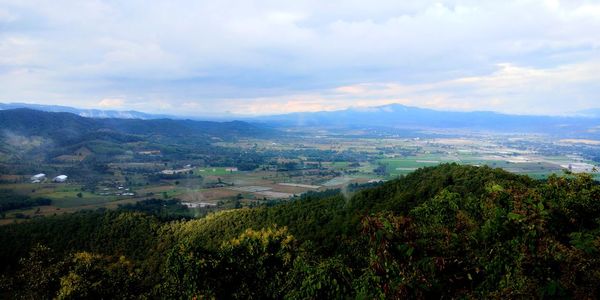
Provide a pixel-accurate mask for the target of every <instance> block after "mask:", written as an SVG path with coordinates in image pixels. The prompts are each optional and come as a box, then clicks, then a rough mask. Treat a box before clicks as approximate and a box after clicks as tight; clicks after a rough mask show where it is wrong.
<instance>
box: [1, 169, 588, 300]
mask: <svg viewBox="0 0 600 300" xmlns="http://www.w3.org/2000/svg"><path fill="white" fill-rule="evenodd" d="M157 203H158V202H157ZM157 203H154V204H157ZM148 204H152V203H148ZM144 205H145V204H144ZM159 205H160V204H157V206H154V205H153V204H152V205H149V206H148V211H147V212H148V213H150V214H151V215H147V214H143V213H139V212H135V213H132V212H125V211H116V212H115V211H112V212H108V211H106V212H104V211H98V212H85V213H78V214H73V215H69V216H59V217H52V218H46V219H41V220H33V221H31V222H27V223H24V224H16V225H9V226H3V227H1V228H0V244H1V245H2V246H1V247H0V250H1V251H0V255H1V258H2V261H3V263H4V264H3V266H5V267H4V272H3V274H4V276H3V279H2V281H1V283H2V285H1V286H2V287H6V288H5V291H6V292H5V294H4V295H6V296H7V297H17V296H19V297H20V295H28V296H26V297H38V298H48V297H59V298H60V297H64V298H81V297H88V298H89V297H95V298H96V297H97V298H101V297H119V298H145V297H149V298H169V299H172V298H175V299H189V298H194V297H196V298H236V299H239V298H244V299H271V298H277V299H279V298H288V299H299V298H300V299H305V298H311V299H322V298H326V299H329V298H367V299H388V298H391V299H400V298H421V299H426V298H477V299H478V298H597V297H599V296H600V255H599V252H600V186H599V185H598V184H597V183H596V182H594V181H593V180H592V178H591V177H590V176H588V175H585V174H581V175H567V176H563V177H558V176H552V177H550V178H549V179H548V180H546V181H544V182H541V181H534V180H532V179H530V178H528V177H524V176H517V175H513V174H509V173H507V172H504V171H502V170H497V169H490V168H487V167H467V166H459V165H455V164H449V165H442V166H439V167H433V168H425V169H420V170H417V171H416V172H414V173H411V174H409V175H408V176H406V177H402V178H400V179H397V180H394V181H390V182H386V183H384V184H381V185H379V186H376V187H373V188H368V189H363V190H360V191H358V192H357V193H356V194H355V195H354V196H353V197H351V198H346V197H344V196H343V195H341V194H339V193H337V191H328V192H325V193H322V194H319V193H313V194H310V195H305V196H304V197H301V198H299V199H298V200H295V201H291V202H287V203H283V204H279V205H274V206H268V207H267V206H265V207H257V208H253V209H248V208H244V209H236V210H230V211H223V212H218V213H213V214H209V215H208V216H206V217H203V218H199V219H193V220H169V219H164V218H161V219H158V218H156V217H155V216H152V215H157V213H156V211H155V208H158V206H159ZM158 211H159V213H158V215H160V210H158ZM39 244H43V245H45V246H39ZM50 249H51V250H50ZM26 253H30V254H29V255H28V256H27V255H24V254H26ZM18 261H20V262H21V263H20V264H19V263H16V262H18ZM30 269H32V270H38V271H37V272H36V273H37V274H29V273H28V270H30ZM32 276H33V277H32ZM32 282H37V285H36V284H31V283H32ZM109 293H110V294H109ZM23 297H25V296H23Z"/></svg>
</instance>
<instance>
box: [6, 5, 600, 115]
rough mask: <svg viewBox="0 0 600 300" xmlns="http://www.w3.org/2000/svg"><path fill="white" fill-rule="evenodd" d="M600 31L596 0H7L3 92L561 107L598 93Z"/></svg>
mask: <svg viewBox="0 0 600 300" xmlns="http://www.w3.org/2000/svg"><path fill="white" fill-rule="evenodd" d="M599 32H600V4H599V3H596V2H591V1H557V0H546V1H544V0H528V1H520V0H514V1H513V0H507V1H490V0H486V1H474V0H449V1H425V0H422V1H395V0H378V1H372V2H369V3H366V2H364V1H358V0H350V1H342V0H332V1H316V0H305V1H293V2H290V1H273V0H262V1H242V2H240V1H231V0H223V1H185V0H175V1H166V0H157V1H152V2H150V3H148V2H145V1H140V0H134V1H126V2H123V1H100V0H94V1H80V2H76V3H73V2H72V1H66V0H57V1H52V2H47V3H45V2H41V3H40V2H39V1H33V0H18V1H17V0H4V1H1V2H0V84H1V86H2V87H3V88H2V89H0V101H28V102H36V103H60V104H71V105H76V106H84V107H102V106H100V103H98V101H97V99H102V98H114V96H113V95H120V97H122V98H123V99H128V101H127V102H126V103H122V104H121V105H122V106H127V107H128V108H130V107H131V108H136V109H142V110H145V111H150V112H164V111H165V110H168V111H169V112H173V113H186V114H190V113H191V114H194V113H207V112H212V111H222V112H225V111H252V112H255V113H270V112H275V111H292V110H302V109H311V110H312V109H333V108H340V107H352V106H361V105H363V103H374V104H375V103H386V101H402V102H403V103H404V102H406V103H410V104H414V105H419V106H427V107H436V108H444V109H463V110H464V109H494V110H500V111H511V112H519V113H526V112H531V111H537V112H540V113H552V114H560V113H563V112H564V111H565V110H566V109H568V105H566V104H565V103H568V104H569V105H572V106H573V107H577V109H585V108H591V107H594V106H597V104H596V103H598V99H597V98H596V95H598V87H597V86H598V84H597V82H598V81H597V75H595V72H593V69H594V68H597V58H598V57H600V34H599ZM261 101H267V102H268V103H271V104H270V105H267V106H262V108H261V107H260V106H253V104H252V103H261ZM319 101H321V102H319ZM136 103H142V104H140V105H136ZM215 103H218V104H219V105H214V104H215ZM143 104H145V105H143ZM191 104H193V105H191ZM184 108H185V109H184Z"/></svg>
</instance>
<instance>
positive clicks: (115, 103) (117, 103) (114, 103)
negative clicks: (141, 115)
mask: <svg viewBox="0 0 600 300" xmlns="http://www.w3.org/2000/svg"><path fill="white" fill-rule="evenodd" d="M124 104H125V101H124V100H123V99H119V98H104V99H102V100H100V102H98V106H99V107H102V108H119V107H122V106H123V105H124Z"/></svg>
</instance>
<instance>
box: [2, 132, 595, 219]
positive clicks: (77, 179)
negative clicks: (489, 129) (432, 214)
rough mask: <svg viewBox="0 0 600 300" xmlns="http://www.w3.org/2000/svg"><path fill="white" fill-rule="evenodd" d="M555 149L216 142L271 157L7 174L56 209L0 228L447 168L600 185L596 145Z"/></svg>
mask: <svg viewBox="0 0 600 300" xmlns="http://www.w3.org/2000/svg"><path fill="white" fill-rule="evenodd" d="M553 143H554V142H553V141H551V140H544V139H540V138H538V137H531V138H522V137H518V138H515V137H497V136H495V137H489V136H480V137H461V138H429V139H426V138H391V137H386V138H354V137H344V136H340V135H332V136H329V135H327V134H323V135H311V136H307V137H304V138H300V139H282V140H278V139H274V140H261V139H247V140H243V141H241V142H239V143H229V142H222V141H217V142H215V144H214V145H218V146H219V147H225V149H232V151H233V150H235V151H237V150H240V149H241V150H242V151H245V152H244V153H246V152H247V153H253V155H255V156H257V157H263V159H262V163H261V164H258V165H256V166H255V167H254V168H250V169H248V168H247V167H246V168H245V170H241V168H240V166H238V165H236V164H235V163H232V164H228V165H212V164H207V162H206V161H204V160H199V161H195V160H189V159H188V160H185V161H178V160H168V161H166V160H164V159H162V160H161V159H160V155H158V154H157V155H154V154H153V155H140V156H137V158H136V159H127V158H125V157H123V156H116V157H115V162H110V163H108V164H106V167H105V168H103V169H102V172H103V175H102V176H99V175H98V174H95V173H94V171H93V170H90V171H87V172H88V173H82V174H75V175H73V176H69V180H68V181H67V182H66V183H53V182H50V181H48V180H47V181H44V182H42V183H31V182H30V181H29V177H30V176H31V175H30V174H2V175H1V177H0V189H1V190H9V191H12V192H14V193H16V194H19V195H24V196H27V197H31V198H34V199H35V198H47V199H50V200H51V201H52V203H51V205H47V206H40V207H31V208H23V209H16V210H11V211H7V212H4V213H3V215H2V216H3V218H2V219H0V224H7V223H11V222H20V221H23V220H24V219H27V218H35V217H39V216H44V215H53V214H60V213H68V212H74V211H77V210H81V209H97V208H108V209H112V208H117V207H119V205H123V204H127V203H135V202H137V201H141V200H145V199H153V198H154V199H178V200H180V201H181V202H182V203H184V204H185V205H187V206H188V207H193V208H198V209H202V208H204V207H210V208H211V209H217V210H218V209H230V208H234V207H243V206H255V205H262V204H265V203H269V202H270V201H288V200H289V199H293V198H295V197H297V196H299V195H301V194H303V193H305V192H307V191H324V190H327V189H336V188H343V187H344V186H346V185H348V184H351V183H366V182H373V181H378V180H390V179H394V178H397V177H398V176H403V175H406V174H409V173H411V172H413V171H414V170H416V169H418V168H423V167H431V166H436V165H438V164H443V163H458V164H465V165H475V166H483V165H487V166H489V167H492V168H502V169H505V170H507V171H510V172H513V173H517V174H524V175H529V176H531V177H533V178H536V179H544V178H547V176H548V175H550V174H552V173H563V172H564V171H570V172H575V173H578V172H588V173H592V174H593V175H594V176H595V178H597V179H599V180H600V174H598V173H597V172H595V171H596V170H595V168H596V167H597V165H598V164H597V163H596V162H594V161H592V160H590V159H588V158H586V157H585V153H586V152H585V151H577V150H578V149H584V150H586V149H587V150H586V151H588V153H589V152H592V153H594V152H593V151H594V149H593V148H590V147H598V146H597V145H590V144H589V143H588V144H584V146H585V147H587V148H574V147H573V146H562V148H558V149H561V151H554V152H550V153H547V152H546V151H545V150H544V149H556V148H557V147H556V145H554V144H553ZM560 143H562V144H565V143H566V142H565V141H562V142H560ZM562 144H561V145H562ZM84 150H86V149H84ZM84 150H81V149H79V150H77V151H79V152H81V153H78V152H77V151H76V152H75V154H74V155H75V156H76V157H75V158H78V157H83V159H82V161H85V159H86V157H87V156H89V155H91V154H90V152H88V150H86V151H84ZM599 151H600V150H599ZM155 152H156V151H154V152H152V153H155ZM144 153H145V152H144ZM80 154H81V155H80ZM129 156H131V155H129ZM63 158H64V157H62V158H61V159H58V160H55V161H54V162H53V163H51V164H47V165H46V166H45V167H42V168H39V169H36V170H35V172H43V171H44V172H49V173H50V172H52V173H56V172H58V171H57V170H61V168H65V167H73V166H77V163H78V160H76V159H74V158H73V159H69V160H65V159H63ZM79 163H81V162H79ZM32 172H33V171H32Z"/></svg>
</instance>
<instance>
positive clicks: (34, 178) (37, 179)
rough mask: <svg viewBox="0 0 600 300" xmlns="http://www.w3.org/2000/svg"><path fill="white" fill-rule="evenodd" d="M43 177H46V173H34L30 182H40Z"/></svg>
mask: <svg viewBox="0 0 600 300" xmlns="http://www.w3.org/2000/svg"><path fill="white" fill-rule="evenodd" d="M44 179H46V174H44V173H40V174H35V175H33V176H31V182H32V183H40V182H42V181H44Z"/></svg>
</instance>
